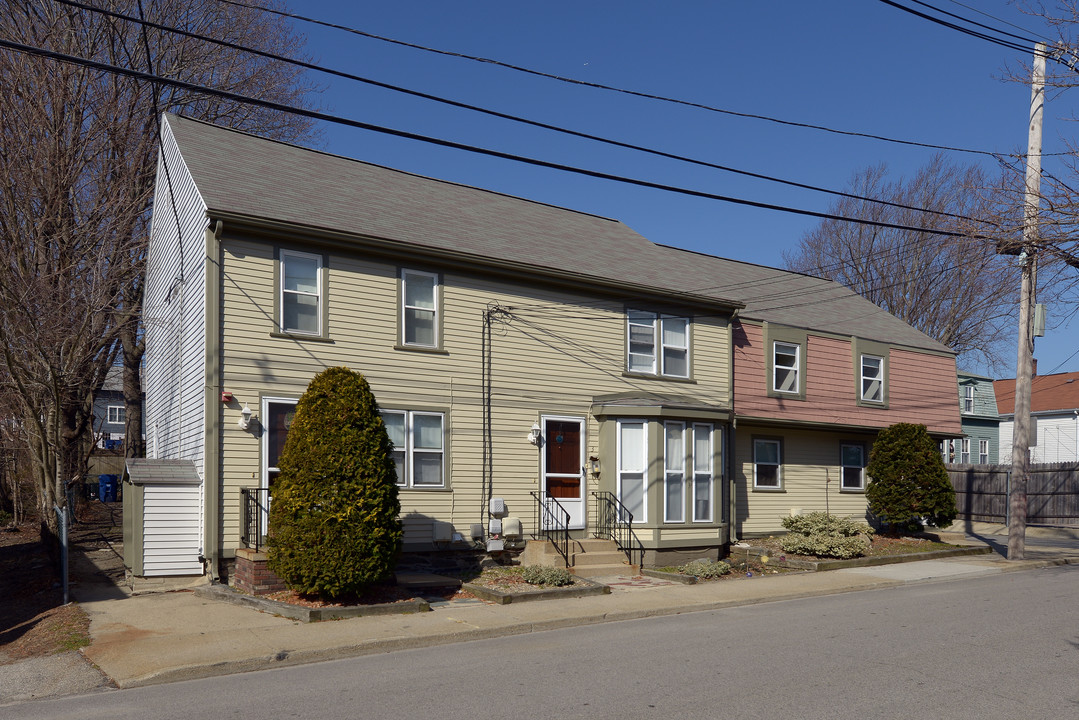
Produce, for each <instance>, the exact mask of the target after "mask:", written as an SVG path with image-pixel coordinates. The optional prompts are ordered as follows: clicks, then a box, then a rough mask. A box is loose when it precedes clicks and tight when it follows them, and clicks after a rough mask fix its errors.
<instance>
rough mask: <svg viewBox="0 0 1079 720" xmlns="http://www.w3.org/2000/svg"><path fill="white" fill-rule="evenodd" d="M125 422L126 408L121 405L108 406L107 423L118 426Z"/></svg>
mask: <svg viewBox="0 0 1079 720" xmlns="http://www.w3.org/2000/svg"><path fill="white" fill-rule="evenodd" d="M125 422H127V408H125V407H124V406H123V405H109V423H110V424H113V425H119V424H122V423H125Z"/></svg>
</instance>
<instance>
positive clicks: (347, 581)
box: [267, 367, 402, 599]
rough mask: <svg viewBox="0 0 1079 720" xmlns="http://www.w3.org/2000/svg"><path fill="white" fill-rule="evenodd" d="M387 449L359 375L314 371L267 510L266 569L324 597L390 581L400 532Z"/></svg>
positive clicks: (378, 418)
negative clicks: (268, 510) (268, 515)
mask: <svg viewBox="0 0 1079 720" xmlns="http://www.w3.org/2000/svg"><path fill="white" fill-rule="evenodd" d="M392 451H393V445H392V444H391V443H390V439H389V436H388V435H387V434H386V427H385V425H384V424H383V422H382V417H381V415H379V410H378V404H377V403H376V402H375V396H374V394H372V392H371V388H370V386H368V384H367V381H366V380H365V379H364V377H363V376H362V375H360V374H359V373H357V372H353V371H352V370H349V369H348V368H344V367H335V368H330V369H328V370H325V371H323V372H321V373H319V374H318V375H316V376H315V378H314V379H313V380H312V381H311V384H310V385H309V386H308V388H307V391H306V392H305V393H304V394H303V396H302V397H301V398H300V401H299V403H298V404H297V406H296V416H295V418H294V419H293V421H292V426H291V427H290V428H289V431H288V438H287V439H286V440H285V447H284V449H283V450H282V452H281V457H280V459H279V460H278V467H279V468H280V475H279V476H278V478H277V481H276V483H275V486H274V489H273V502H272V503H271V506H270V519H269V538H268V541H267V545H268V550H267V566H268V567H269V569H270V570H272V571H273V572H274V573H275V574H276V575H277V576H278V577H279V578H281V579H282V580H283V581H284V582H285V583H286V584H287V585H288V586H289V587H290V588H292V589H293V590H296V591H297V592H300V593H303V594H308V595H318V596H320V597H324V598H330V599H332V598H340V597H342V596H349V595H358V594H362V592H363V591H364V589H366V588H368V587H369V586H371V585H373V584H376V583H381V582H384V581H386V580H388V579H389V578H391V577H392V575H393V570H394V567H395V563H396V560H397V555H398V553H399V551H400V548H401V537H402V530H401V521H400V517H399V516H400V513H401V504H400V501H399V500H398V498H397V484H396V483H397V469H396V467H395V465H394V462H393V456H392V454H391V453H392Z"/></svg>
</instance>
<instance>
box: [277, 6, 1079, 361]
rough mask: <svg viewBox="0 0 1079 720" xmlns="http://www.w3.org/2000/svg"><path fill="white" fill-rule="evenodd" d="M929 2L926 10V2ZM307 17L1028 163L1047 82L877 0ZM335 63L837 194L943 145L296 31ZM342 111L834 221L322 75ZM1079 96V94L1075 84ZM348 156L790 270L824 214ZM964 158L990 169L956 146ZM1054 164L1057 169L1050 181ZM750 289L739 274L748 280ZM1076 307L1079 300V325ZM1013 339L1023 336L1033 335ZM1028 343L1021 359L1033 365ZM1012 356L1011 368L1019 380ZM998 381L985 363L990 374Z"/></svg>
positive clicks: (382, 146) (413, 155) (1052, 127)
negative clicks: (1035, 101) (868, 174)
mask: <svg viewBox="0 0 1079 720" xmlns="http://www.w3.org/2000/svg"><path fill="white" fill-rule="evenodd" d="M907 4H912V3H909V2H908V3H907ZM933 4H935V5H937V6H939V7H941V8H943V9H946V10H948V11H950V12H954V13H957V14H961V15H964V16H967V17H971V18H974V19H977V20H978V21H980V22H985V23H987V24H991V25H993V26H998V27H1005V29H1009V30H1011V31H1013V32H1016V33H1017V34H1022V35H1027V34H1033V33H1039V34H1041V33H1043V32H1044V27H1043V26H1042V25H1041V24H1040V23H1039V22H1038V20H1037V19H1036V18H1030V17H1028V16H1025V15H1022V14H1020V13H1019V12H1017V11H1016V9H1015V8H1014V7H1012V5H1011V4H1009V3H1007V2H1005V0H968V2H967V3H966V4H967V5H970V6H972V7H975V6H976V7H977V9H979V10H981V11H983V12H985V13H989V14H991V15H994V16H997V17H998V18H1001V19H1002V20H1006V21H1010V22H1014V23H1016V24H1018V25H1021V26H1023V27H1024V28H1027V29H1029V30H1030V31H1031V33H1027V32H1023V31H1020V30H1016V29H1015V28H1007V27H1006V26H1004V25H1003V24H1002V23H1001V22H1000V21H998V20H993V19H990V18H987V17H985V16H982V15H978V14H977V13H975V12H974V11H972V10H970V9H968V8H966V7H963V6H962V5H961V4H959V3H957V2H952V1H951V0H934V3H933ZM291 7H292V9H293V11H294V12H297V13H299V14H303V15H307V16H310V17H313V18H317V19H320V20H325V21H329V22H335V23H339V24H342V25H347V26H349V27H353V28H357V29H360V30H363V31H365V32H369V33H374V34H377V35H382V36H386V37H390V38H394V39H397V40H401V41H405V42H409V43H414V44H417V45H423V46H427V47H433V48H438V49H442V50H447V51H451V52H456V53H462V54H467V55H475V56H482V57H486V58H491V59H495V60H499V61H501V62H505V63H510V64H513V65H519V66H523V67H527V68H531V69H535V70H538V71H541V72H544V73H551V74H554V75H559V76H564V77H568V78H573V79H576V80H581V81H585V82H594V83H600V84H604V85H611V86H615V87H619V88H625V89H630V90H634V91H638V92H643V93H649V94H655V95H662V96H666V97H673V98H678V99H681V100H685V101H689V102H694V103H700V104H704V105H708V106H712V107H718V108H724V109H728V110H733V111H737V112H742V113H752V114H759V115H766V116H771V117H776V118H782V119H786V120H793V121H798V122H804V123H811V124H816V125H823V126H827V127H832V128H837V129H843V130H851V131H857V132H864V133H872V134H876V135H883V136H888V137H895V138H901V139H909V140H915V141H919V142H925V143H933V144H939V145H949V146H958V147H967V148H975V149H984V150H991V151H996V152H1004V153H1011V152H1018V151H1020V150H1021V149H1025V147H1026V132H1027V108H1028V103H1029V99H1030V89H1029V87H1028V86H1024V85H1022V84H1019V83H1013V82H1006V81H1004V80H1003V79H1002V77H1003V75H1004V69H1005V67H1006V66H1008V65H1010V66H1012V67H1018V66H1019V64H1020V63H1021V62H1023V61H1025V60H1027V59H1028V58H1029V55H1030V53H1026V54H1025V55H1023V54H1020V53H1017V52H1015V51H1012V50H1008V49H1005V48H1002V47H999V46H996V45H993V44H990V43H988V42H985V41H983V40H978V39H975V38H971V37H968V36H965V35H962V34H959V33H957V32H955V31H953V30H949V29H947V28H943V27H940V26H937V25H934V24H931V23H929V22H927V21H925V20H921V19H919V18H916V17H913V16H911V15H909V14H906V13H903V12H901V11H899V10H896V9H895V8H892V7H888V6H887V5H885V4H883V3H881V2H874V1H872V0H816V1H815V2H804V1H803V0H774V1H772V2H720V1H715V0H713V1H712V2H706V1H704V0H698V1H692V2H689V1H687V2H680V1H676V0H675V1H671V2H645V1H644V0H619V1H615V0H607V1H590V0H576V1H575V2H563V1H561V0H546V1H545V2H542V3H521V2H508V1H507V0H498V1H495V0H482V1H467V2H455V3H449V2H444V1H436V0H395V1H394V2H392V3H373V2H361V3H355V2H341V1H340V0H306V1H305V2H295V1H294V2H292V3H291ZM295 25H296V28H297V29H298V30H300V31H301V32H303V33H304V34H305V35H306V36H307V39H308V51H309V52H310V53H311V55H312V56H313V57H314V59H315V61H316V62H318V63H320V64H322V65H325V66H328V67H333V68H336V69H340V70H345V71H348V72H351V73H354V74H357V75H362V76H366V77H370V78H372V79H375V80H378V81H380V82H385V83H390V84H394V85H399V86H401V87H406V88H409V89H413V90H418V91H422V92H426V93H430V94H434V95H440V96H444V97H448V98H451V99H454V100H457V101H461V102H466V103H470V104H474V105H479V106H482V107H486V108H490V109H493V110H497V111H500V112H504V113H508V114H511V115H517V116H521V117H525V118H529V119H532V120H537V121H541V122H545V123H549V124H552V125H557V126H561V127H566V128H570V129H573V130H577V131H580V132H585V133H589V134H593V135H599V136H603V137H608V138H612V139H616V140H619V141H622V142H626V143H632V144H636V145H642V146H645V147H649V148H655V149H659V150H662V151H665V152H669V153H674V154H678V155H686V156H690V157H694V158H699V159H702V160H706V161H708V162H713V163H718V164H722V165H727V166H731V167H735V168H740V169H744V170H750V171H753V172H757V173H762V174H766V175H772V176H776V177H780V178H784V179H789V180H795V181H798V182H802V183H807V184H812V185H818V186H822V187H827V188H832V189H837V190H838V189H844V188H845V185H846V183H847V182H848V180H849V179H850V176H851V175H852V173H854V172H855V171H857V170H859V169H861V168H864V167H865V166H867V165H871V164H876V163H879V162H884V163H886V164H887V165H888V166H889V168H890V169H891V170H892V172H893V173H894V174H895V175H907V174H910V173H913V172H914V171H915V170H916V169H917V168H918V167H920V166H921V165H923V164H925V163H926V162H927V161H928V160H929V158H930V157H931V155H932V153H933V152H934V151H932V150H929V149H921V148H913V147H910V146H903V145H896V144H891V143H884V142H880V141H874V140H868V139H860V138H851V137H843V136H839V135H833V134H828V133H822V132H819V131H813V130H807V129H800V128H792V127H785V126H781V125H777V124H775V123H770V122H766V121H762V120H755V119H746V118H738V117H732V116H730V115H725V114H719V113H715V112H709V111H705V110H701V109H696V108H690V107H685V106H680V105H674V104H670V103H663V102H658V101H655V100H648V99H644V98H639V97H633V96H630V95H626V94H620V93H614V92H609V91H604V90H599V89H594V88H587V87H581V86H577V85H572V84H567V83H562V82H558V81H556V80H551V79H547V78H541V77H535V76H531V75H526V74H522V73H520V72H516V71H513V70H510V69H506V68H502V67H498V66H495V65H491V64H482V63H477V62H474V61H471V60H466V59H461V58H454V57H447V56H444V55H436V54H432V53H428V52H423V51H421V50H416V49H412V48H405V47H400V46H396V45H392V44H388V43H385V42H382V41H378V40H373V39H367V38H362V37H358V36H356V35H354V34H349V33H344V32H342V31H339V30H331V29H327V28H320V27H317V26H313V25H310V24H308V23H303V22H298V21H297V22H296V23H295ZM317 79H318V81H319V82H322V83H324V84H325V91H324V93H323V94H322V95H321V96H320V98H319V99H318V102H320V103H321V105H322V108H323V109H324V110H326V111H328V112H331V113H333V114H336V115H340V116H344V117H348V118H352V119H357V120H362V121H365V122H369V123H374V124H377V125H382V126H386V127H392V128H397V129H401V130H407V131H410V132H414V133H419V134H423V135H430V136H434V137H439V138H444V139H447V140H452V141H455V142H460V143H465V144H470V145H476V146H481V147H485V148H491V149H494V150H499V151H502V152H508V153H512V154H516V155H524V156H528V157H535V158H540V159H543V160H546V161H550V162H555V163H561V164H566V165H574V166H579V167H585V168H588V169H592V170H596V171H600V172H604V173H610V174H614V175H623V176H629V177H633V178H639V179H643V180H647V181H650V182H656V183H661V184H667V185H674V186H679V187H686V188H691V189H695V190H701V191H705V192H709V193H714V194H719V195H728V196H734V197H740V198H746V199H750V200H756V201H760V202H767V203H773V204H777V205H785V206H791V207H797V208H804V209H809V210H815V211H827V210H828V207H829V205H830V203H831V198H830V197H829V196H827V195H823V194H820V193H814V192H810V191H805V190H798V189H794V188H789V187H785V186H782V185H778V184H775V183H771V182H765V181H761V180H755V179H750V178H746V177H742V176H738V175H732V174H728V173H723V172H720V171H718V170H713V169H710V168H701V167H695V166H692V165H687V164H685V163H680V162H676V161H673V160H669V159H662V158H656V157H652V156H648V155H643V154H641V153H637V152H633V151H630V150H625V149H617V148H611V147H607V146H603V145H600V144H597V143H595V142H591V141H587V140H582V139H576V138H570V137H566V136H562V135H558V134H556V133H553V132H551V131H547V130H542V129H537V128H530V127H526V126H522V125H518V124H515V123H510V122H508V121H505V120H498V119H493V118H488V117H484V116H481V115H477V114H475V113H472V112H469V111H467V110H461V109H453V108H448V107H444V106H441V105H437V104H434V103H431V102H430V101H424V100H418V99H414V98H409V97H407V96H404V95H401V94H398V93H394V92H391V91H388V90H382V89H376V88H371V87H369V86H365V85H362V84H358V83H354V82H350V81H347V80H337V79H330V78H329V77H328V76H324V75H323V76H319V77H318V78H317ZM1073 94H1074V91H1073ZM1075 106H1076V103H1075V97H1073V96H1072V95H1069V94H1068V93H1065V94H1063V95H1060V96H1056V97H1051V98H1050V100H1049V103H1048V104H1047V112H1046V120H1045V140H1044V152H1045V153H1052V152H1057V151H1060V150H1062V149H1063V145H1062V142H1061V138H1062V137H1063V136H1065V135H1066V134H1068V133H1070V132H1071V131H1072V128H1071V126H1070V124H1068V123H1066V122H1065V120H1064V118H1066V117H1068V116H1071V115H1072V113H1073V112H1074V111H1075V110H1076V107H1075ZM322 147H323V148H324V149H326V150H328V151H331V152H334V153H338V154H341V155H345V156H348V157H354V158H357V159H361V160H365V161H368V162H374V163H379V164H383V165H387V166H390V167H394V168H398V169H401V170H407V171H410V172H416V173H420V174H423V175H427V176H431V177H436V178H440V179H445V180H451V181H454V182H460V183H465V184H468V185H474V186H477V187H483V188H487V189H491V190H495V191H498V192H504V193H508V194H511V195H517V196H520V197H525V198H529V199H532V200H537V201H540V202H545V203H550V204H553V205H558V206H562V207H568V208H573V209H576V210H581V211H585V212H589V213H594V214H597V215H602V216H605V217H610V218H615V219H618V220H621V221H622V222H624V223H626V224H627V225H629V226H630V227H632V228H633V229H634V230H636V231H638V232H639V233H641V234H642V235H644V236H645V237H647V238H649V239H650V240H652V241H654V242H658V243H664V244H669V245H674V246H678V247H684V248H688V249H692V250H698V251H701V252H707V253H711V254H714V255H720V256H723V257H729V258H734V259H738V260H745V261H748V262H754V263H760V264H765V265H775V266H782V257H781V253H782V252H783V251H784V250H791V249H794V248H796V247H797V245H798V241H799V239H800V238H801V236H802V235H803V233H805V232H806V231H808V230H809V229H811V228H812V227H814V226H815V225H816V223H817V221H816V220H814V219H813V218H808V217H802V216H798V215H791V214H786V213H780V212H775V211H770V210H762V209H754V208H748V207H740V206H737V205H733V204H729V203H724V202H719V201H715V200H706V199H698V198H691V197H686V196H681V195H676V194H672V193H667V192H662V191H659V190H653V189H645V188H639V187H633V186H629V185H624V184H620V183H615V182H612V181H608V180H600V179H592V178H587V177H581V176H577V175H572V174H568V173H564V172H560V171H556V170H551V169H544V168H537V167H532V166H528V165H523V164H519V163H515V162H511V161H507V160H502V159H496V158H490V157H484V156H480V155H475V154H472V153H467V152H463V151H460V150H452V149H446V148H440V147H437V146H433V145H429V144H426V143H421V142H416V141H411V140H403V139H396V138H392V137H389V136H386V135H382V134H378V133H373V132H368V131H360V130H354V129H350V128H345V127H341V126H326V127H324V128H323V136H322ZM949 157H950V158H951V159H953V160H955V161H957V162H982V163H992V162H993V161H992V160H989V159H986V158H979V157H978V156H973V155H965V154H957V153H953V154H950V156H949ZM1052 162H1053V161H1052V160H1051V159H1047V160H1046V167H1047V169H1048V168H1051V167H1053V165H1052ZM733 281H737V279H734V280H733ZM1072 310H1074V308H1067V309H1066V311H1068V312H1070V311H1072ZM1054 320H1055V321H1056V322H1057V323H1060V324H1059V325H1058V326H1056V327H1052V328H1051V329H1050V330H1049V331H1048V333H1047V337H1045V338H1041V339H1039V340H1038V346H1037V349H1036V352H1035V355H1036V357H1037V358H1038V359H1039V367H1040V370H1041V371H1042V372H1043V373H1044V372H1047V371H1050V370H1052V369H1054V368H1057V366H1058V365H1061V364H1063V365H1062V366H1061V367H1060V368H1059V370H1058V371H1060V372H1063V371H1074V370H1079V355H1076V356H1075V357H1072V358H1071V359H1070V360H1068V358H1069V356H1071V355H1072V353H1074V352H1075V351H1076V349H1077V348H1079V341H1077V339H1076V336H1077V335H1079V321H1073V322H1071V323H1070V326H1069V325H1068V324H1065V323H1063V322H1062V321H1063V317H1058V318H1051V323H1052V322H1053V321H1054ZM1013 348H1014V344H1013ZM1014 352H1015V351H1014V349H1012V348H1009V350H1008V356H1009V357H1011V358H1014ZM1011 368H1014V360H1012V363H1011V366H1010V368H1009V369H1008V371H1007V373H999V372H998V373H997V375H998V376H1000V375H1004V374H1008V373H1012V369H1011ZM972 369H975V370H977V369H980V368H972Z"/></svg>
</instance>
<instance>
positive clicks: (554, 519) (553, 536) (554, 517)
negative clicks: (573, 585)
mask: <svg viewBox="0 0 1079 720" xmlns="http://www.w3.org/2000/svg"><path fill="white" fill-rule="evenodd" d="M529 495H531V496H532V499H533V500H535V501H536V505H535V507H536V512H535V518H534V520H535V522H534V523H533V525H532V527H534V528H535V529H536V530H535V532H533V533H532V537H534V538H539V537H541V536H542V537H545V538H547V539H548V540H550V541H551V544H552V545H554V548H555V550H557V551H558V554H559V555H561V556H562V559H563V560H565V561H566V567H569V511H568V510H566V508H564V507H562V504H561V503H559V502H558V500H557V499H555V498H553V497H551V496H550V495H547V496H543V495H540V494H539V493H537V492H530V493H529Z"/></svg>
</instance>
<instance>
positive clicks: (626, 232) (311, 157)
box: [166, 115, 947, 351]
mask: <svg viewBox="0 0 1079 720" xmlns="http://www.w3.org/2000/svg"><path fill="white" fill-rule="evenodd" d="M166 119H167V122H168V125H169V128H170V129H171V131H172V134H173V136H174V137H175V139H176V142H177V145H178V146H179V148H180V152H181V154H182V156H183V158H184V161H185V163H186V165H187V168H188V170H189V171H190V173H191V175H192V177H193V178H194V181H195V184H196V185H197V186H198V189H199V192H200V194H201V196H202V199H203V201H204V202H205V204H206V206H207V208H208V212H209V214H210V215H211V216H213V215H214V214H215V213H217V214H228V215H233V216H241V217H248V218H252V219H267V220H272V221H276V222H283V223H290V224H295V225H298V226H302V227H306V228H311V229H314V230H318V229H322V230H328V231H332V232H342V231H343V232H346V233H355V234H356V235H357V236H363V237H369V238H376V239H385V240H392V241H396V242H403V243H408V244H413V245H416V246H419V247H422V248H425V249H429V250H433V251H450V252H454V253H458V254H462V253H463V254H465V255H471V256H474V257H475V258H476V262H477V263H480V264H482V263H483V262H484V261H485V260H486V259H488V258H496V259H498V260H501V261H508V262H513V263H521V264H524V265H527V266H532V267H535V268H536V269H537V270H548V271H556V272H560V273H570V274H576V275H580V276H583V277H585V278H589V277H590V278H595V279H596V280H597V281H599V280H608V281H612V280H613V281H615V282H618V283H624V284H627V285H638V286H645V287H649V288H655V289H657V290H660V291H664V292H667V293H671V294H676V295H679V296H680V299H683V300H686V301H689V302H692V301H693V299H694V298H697V299H698V301H701V300H706V299H707V300H710V301H712V302H715V301H720V302H723V301H728V302H732V303H733V304H736V305H739V304H742V303H744V304H745V305H746V308H745V310H744V311H741V312H740V314H741V315H742V316H743V317H746V318H749V319H754V320H765V321H769V322H776V323H781V324H786V325H793V326H796V327H806V328H811V329H816V330H821V331H825V332H833V333H839V334H844V335H857V336H859V337H863V338H866V339H872V340H881V341H889V342H894V343H899V344H902V345H908V346H912V347H918V348H925V349H931V350H944V351H947V348H946V347H944V346H943V345H941V344H940V343H937V342H936V341H934V340H932V339H930V338H929V337H927V336H926V335H924V334H922V333H921V332H919V331H917V330H915V329H913V328H911V327H910V326H909V325H907V324H906V323H904V322H902V321H901V320H898V319H897V318H895V317H893V316H891V315H889V314H888V313H886V312H884V311H883V310H881V309H879V308H877V306H876V305H874V304H872V303H870V302H869V301H867V300H865V299H864V298H861V297H860V296H858V295H856V294H854V293H852V292H851V291H849V290H848V289H846V288H845V287H843V286H841V285H839V284H837V283H834V282H832V281H830V280H822V279H820V278H814V277H811V276H808V275H802V274H799V273H792V272H787V271H784V270H778V269H775V268H768V267H763V266H760V265H753V264H749V263H742V262H737V261H733V260H726V259H724V258H719V257H714V256H711V255H704V254H701V253H695V252H689V251H684V250H678V249H677V248H671V247H665V246H661V245H656V244H654V243H652V242H650V241H649V240H647V239H645V238H644V237H642V236H641V235H639V234H637V233H636V232H634V231H633V230H631V229H630V228H628V227H627V226H625V225H623V224H622V223H620V222H618V221H615V220H609V219H606V218H601V217H597V216H595V215H589V214H587V213H582V212H577V211H573V210H567V209H564V208H558V207H554V206H551V205H545V204H543V203H538V202H533V201H530V200H524V199H521V198H516V197H512V196H509V195H503V194H500V193H496V192H491V191H488V190H481V189H478V188H473V187H468V186H464V185H458V184H454V183H450V182H446V181H442V180H435V179H431V178H426V177H422V176H419V175H413V174H410V173H406V172H402V171H399V170H392V169H389V168H385V167H382V166H379V165H372V164H370V163H365V162H360V161H358V160H352V159H349V158H344V157H340V156H337V155H331V154H328V153H324V152H319V151H315V150H310V149H306V148H301V147H298V146H295V145H289V144H287V143H282V142H277V141H272V140H267V139H264V138H259V137H255V136H252V135H248V134H245V133H241V132H237V131H234V130H229V129H226V128H221V127H217V126H214V125H209V124H207V123H203V122H200V121H196V120H190V119H187V118H181V117H178V116H176V115H168V116H167V118H166Z"/></svg>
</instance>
